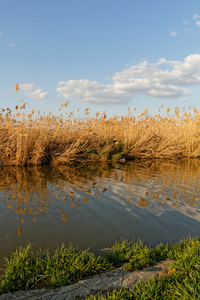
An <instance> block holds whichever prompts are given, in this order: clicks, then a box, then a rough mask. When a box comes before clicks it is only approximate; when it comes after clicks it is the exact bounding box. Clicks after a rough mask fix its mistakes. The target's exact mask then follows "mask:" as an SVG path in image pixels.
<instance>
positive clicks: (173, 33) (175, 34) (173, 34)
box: [170, 31, 178, 36]
mask: <svg viewBox="0 0 200 300" xmlns="http://www.w3.org/2000/svg"><path fill="white" fill-rule="evenodd" d="M170 34H171V36H178V33H176V31H171V32H170Z"/></svg>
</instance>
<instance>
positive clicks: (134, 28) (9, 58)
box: [0, 0, 200, 116]
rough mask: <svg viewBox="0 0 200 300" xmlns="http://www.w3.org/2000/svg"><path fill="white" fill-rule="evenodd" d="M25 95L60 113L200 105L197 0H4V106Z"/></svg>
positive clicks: (0, 49) (0, 76)
mask: <svg viewBox="0 0 200 300" xmlns="http://www.w3.org/2000/svg"><path fill="white" fill-rule="evenodd" d="M16 83H19V91H18V93H16V91H15V84H16ZM16 94H18V95H16ZM21 99H24V101H25V102H26V103H27V106H26V109H27V112H28V111H29V110H32V109H36V110H40V111H41V112H44V111H45V112H46V113H48V112H49V111H53V113H55V114H59V108H60V105H61V104H62V103H63V102H65V101H69V105H68V107H67V109H66V112H69V111H76V110H77V109H78V108H79V109H80V111H82V112H83V111H84V109H85V108H87V107H89V108H90V112H91V116H94V115H95V113H96V112H97V111H99V112H100V113H102V112H103V111H106V114H107V116H113V115H114V114H116V115H124V114H127V112H128V106H130V107H131V110H132V111H133V109H134V107H137V108H138V109H137V114H140V113H141V112H143V111H144V110H145V108H147V107H148V108H149V113H150V114H155V113H157V109H158V108H159V107H160V106H161V105H162V104H164V105H165V106H166V107H171V108H173V107H175V106H177V105H178V106H179V107H182V106H184V107H186V108H187V107H188V106H189V105H191V106H192V107H196V108H197V109H200V3H199V1H197V0H190V1H188V0H187V1H186V0H177V1H174V0H168V1H160V0H159V1H157V0H152V1H149V0H73V1H72V0H71V1H68V0H57V1H56V0H34V1H33V0H18V1H16V0H2V1H1V3H0V107H3V108H6V107H10V108H11V109H13V108H14V107H15V105H16V104H17V103H19V101H20V100H21ZM79 115H80V116H81V113H79Z"/></svg>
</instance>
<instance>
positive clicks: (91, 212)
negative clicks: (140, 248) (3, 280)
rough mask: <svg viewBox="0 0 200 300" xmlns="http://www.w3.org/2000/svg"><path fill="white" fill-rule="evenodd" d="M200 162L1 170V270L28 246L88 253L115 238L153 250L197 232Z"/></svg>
mask: <svg viewBox="0 0 200 300" xmlns="http://www.w3.org/2000/svg"><path fill="white" fill-rule="evenodd" d="M199 171H200V160H198V159H188V160H187V159H186V160H179V161H151V162H142V161H133V162H126V163H125V164H115V165H113V164H101V165H98V164H96V165H79V166H78V167H72V166H55V167H52V166H33V167H1V168H0V268H2V266H3V257H5V256H6V255H7V256H9V254H10V253H11V252H12V251H14V250H15V249H16V247H17V246H21V245H25V243H26V241H27V240H28V241H31V242H32V243H34V244H35V247H38V248H40V247H41V248H42V249H44V248H51V249H52V248H55V247H56V244H61V243H62V242H64V243H65V244H68V243H69V242H70V243H72V244H73V245H74V246H77V247H78V248H80V249H85V248H88V247H91V250H92V251H93V252H95V253H98V251H99V250H100V249H102V248H104V247H106V246H109V245H111V244H112V243H113V242H114V241H115V240H119V239H120V237H124V238H127V239H129V240H137V239H138V238H141V239H142V240H143V241H144V242H145V243H146V244H151V246H155V245H156V244H158V243H160V242H164V243H166V242H170V241H171V242H175V241H178V240H179V239H180V238H182V237H183V236H184V237H187V236H189V235H190V236H191V237H194V236H197V235H199V232H200V185H199V182H200V180H199V179H200V178H199V177H200V172H199Z"/></svg>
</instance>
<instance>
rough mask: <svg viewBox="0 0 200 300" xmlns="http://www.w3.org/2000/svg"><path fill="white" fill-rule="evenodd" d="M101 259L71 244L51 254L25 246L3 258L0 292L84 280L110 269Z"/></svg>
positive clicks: (104, 260)
mask: <svg viewBox="0 0 200 300" xmlns="http://www.w3.org/2000/svg"><path fill="white" fill-rule="evenodd" d="M111 268H112V265H111V264H110V263H109V262H108V261H107V260H106V259H104V258H103V257H100V256H99V257H96V256H95V255H94V254H93V253H91V252H90V251H89V250H85V251H78V250H77V249H76V248H74V247H73V246H72V245H69V246H68V247H65V246H64V244H63V245H61V246H60V247H58V248H57V249H56V250H55V252H54V253H50V252H49V251H48V250H46V251H44V252H43V251H41V250H40V251H37V252H36V253H34V252H33V250H32V245H31V244H28V245H27V246H26V247H24V248H20V249H19V250H16V252H14V253H13V254H12V255H11V257H10V260H8V259H5V274H4V275H3V276H2V277H1V280H0V293H5V292H11V291H16V290H24V289H30V288H38V287H43V286H46V287H58V286H62V285H68V284H71V283H74V282H77V281H79V280H81V279H82V278H83V277H86V276H89V275H93V274H95V273H98V272H102V271H105V270H108V269H111Z"/></svg>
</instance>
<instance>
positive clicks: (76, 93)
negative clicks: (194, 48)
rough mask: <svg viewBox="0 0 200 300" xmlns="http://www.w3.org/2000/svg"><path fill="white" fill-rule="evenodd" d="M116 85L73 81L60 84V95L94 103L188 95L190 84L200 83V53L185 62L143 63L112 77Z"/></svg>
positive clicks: (58, 89) (162, 59) (81, 80)
mask: <svg viewBox="0 0 200 300" xmlns="http://www.w3.org/2000/svg"><path fill="white" fill-rule="evenodd" d="M112 81H113V83H112V84H101V83H99V82H96V81H90V80H83V79H80V80H69V81H61V82H59V83H58V87H57V89H56V91H57V92H58V97H64V98H68V99H69V98H71V99H78V100H80V101H83V102H90V103H100V104H103V103H116V104H117V103H119V104H120V103H121V104H123V103H126V102H129V101H130V100H132V99H133V98H134V97H135V96H137V95H140V94H144V95H147V96H152V97H155V98H176V97H177V98H178V97H186V96H187V95H190V94H191V93H192V91H191V90H189V89H188V88H187V86H190V85H194V84H200V54H194V55H190V56H188V57H186V58H185V60H184V61H183V62H181V61H167V60H166V59H165V58H160V59H159V60H158V62H156V63H149V62H147V61H143V62H140V63H138V64H136V65H133V66H131V67H129V68H126V69H125V70H124V71H122V72H117V73H115V74H114V76H113V78H112Z"/></svg>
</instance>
